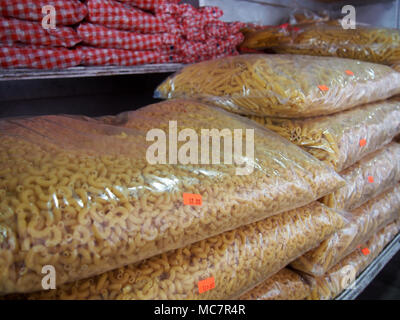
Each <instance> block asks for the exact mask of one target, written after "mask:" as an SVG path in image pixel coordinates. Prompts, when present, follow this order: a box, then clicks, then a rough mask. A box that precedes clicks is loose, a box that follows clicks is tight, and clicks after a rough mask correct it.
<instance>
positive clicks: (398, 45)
mask: <svg viewBox="0 0 400 320" xmlns="http://www.w3.org/2000/svg"><path fill="white" fill-rule="evenodd" d="M288 29H289V31H288V32H287V36H286V38H285V39H283V41H281V42H280V43H279V44H273V45H272V46H271V45H269V44H268V42H266V41H262V38H263V35H262V31H259V32H255V33H253V34H250V35H248V39H246V40H245V41H244V44H243V46H247V47H250V48H252V49H261V48H270V49H272V50H273V51H275V52H278V53H290V54H306V55H310V56H332V57H341V58H349V59H357V60H362V61H369V62H375V63H382V64H387V65H390V64H393V63H396V62H399V61H400V32H399V30H397V29H388V28H382V27H373V26H366V25H361V24H357V28H356V29H344V28H343V27H342V25H341V24H340V23H337V21H331V22H328V23H316V24H310V25H306V26H298V27H295V28H288ZM252 38H254V39H258V41H257V42H255V41H254V40H252Z"/></svg>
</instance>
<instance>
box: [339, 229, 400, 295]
mask: <svg viewBox="0 0 400 320" xmlns="http://www.w3.org/2000/svg"><path fill="white" fill-rule="evenodd" d="M399 250H400V234H398V235H397V236H396V237H395V238H394V239H393V240H392V242H390V244H389V245H387V246H386V248H385V249H384V250H383V251H382V252H381V253H380V254H379V256H378V257H377V258H376V259H375V260H374V261H373V262H372V263H371V264H370V265H369V266H368V267H367V268H366V269H365V270H364V271H363V272H362V273H361V275H360V276H359V277H358V278H357V279H356V281H355V283H354V285H353V286H352V288H351V289H346V290H344V291H343V292H342V293H341V294H340V295H339V296H337V297H336V299H335V300H354V299H355V298H357V297H358V296H359V295H360V294H361V292H363V290H364V289H365V288H366V287H367V286H368V285H369V284H370V283H371V282H372V281H373V280H374V279H375V277H376V276H377V275H378V273H379V272H380V271H381V270H382V269H383V267H384V266H385V265H386V264H387V263H388V262H389V261H390V259H392V258H393V256H394V255H395V254H396V253H397V252H398V251H399Z"/></svg>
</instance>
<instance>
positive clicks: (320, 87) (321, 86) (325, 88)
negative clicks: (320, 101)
mask: <svg viewBox="0 0 400 320" xmlns="http://www.w3.org/2000/svg"><path fill="white" fill-rule="evenodd" d="M318 88H319V90H321V91H328V90H329V88H328V87H327V86H326V85H324V84H321V85H319V86H318Z"/></svg>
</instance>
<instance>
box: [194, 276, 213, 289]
mask: <svg viewBox="0 0 400 320" xmlns="http://www.w3.org/2000/svg"><path fill="white" fill-rule="evenodd" d="M197 285H198V287H199V293H203V292H206V291H208V290H211V289H214V288H215V280H214V277H210V278H207V279H204V280H200V281H199V282H198V283H197Z"/></svg>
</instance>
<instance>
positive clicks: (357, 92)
mask: <svg viewBox="0 0 400 320" xmlns="http://www.w3.org/2000/svg"><path fill="white" fill-rule="evenodd" d="M349 70H350V71H351V72H352V75H349V74H348V73H346V71H349ZM399 84H400V74H399V73H398V72H396V71H394V70H393V69H392V68H390V67H388V66H383V65H378V64H373V63H367V62H360V61H355V60H351V59H341V58H331V57H311V56H296V55H279V54H278V55H266V54H251V55H249V54H247V55H239V56H235V57H227V58H221V59H214V60H210V61H205V62H201V63H196V64H193V65H189V66H186V67H185V68H183V69H182V70H181V71H178V72H177V73H176V74H174V75H172V76H171V77H169V78H168V79H166V80H165V81H164V82H163V83H162V84H161V85H160V86H159V87H158V88H157V90H156V92H155V96H156V97H161V98H165V99H170V98H182V97H186V98H194V99H198V100H203V101H206V102H210V103H212V104H214V105H217V106H219V107H222V108H225V109H227V110H229V111H232V112H235V113H240V114H244V115H253V116H259V117H264V116H270V117H280V118H302V117H310V116H320V115H327V114H333V113H336V112H338V111H343V110H347V109H350V108H352V107H355V106H357V105H361V104H364V103H370V102H373V101H376V100H382V99H386V98H389V97H391V96H394V95H396V94H399V93H400V86H399Z"/></svg>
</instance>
